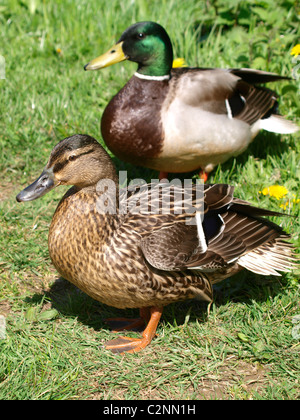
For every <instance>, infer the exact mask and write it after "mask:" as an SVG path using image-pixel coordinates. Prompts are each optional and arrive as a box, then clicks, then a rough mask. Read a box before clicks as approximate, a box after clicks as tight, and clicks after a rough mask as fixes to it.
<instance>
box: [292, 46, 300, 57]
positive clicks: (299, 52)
mask: <svg viewBox="0 0 300 420" xmlns="http://www.w3.org/2000/svg"><path fill="white" fill-rule="evenodd" d="M291 55H300V44H297V45H295V46H294V47H293V48H292V51H291Z"/></svg>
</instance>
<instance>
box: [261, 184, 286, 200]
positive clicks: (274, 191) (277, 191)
mask: <svg viewBox="0 0 300 420" xmlns="http://www.w3.org/2000/svg"><path fill="white" fill-rule="evenodd" d="M287 193H288V190H287V189H286V188H285V187H283V186H281V185H271V186H270V187H266V188H264V189H263V190H262V194H263V195H269V196H270V197H275V198H276V199H277V200H280V199H281V198H282V197H284V196H285V195H287Z"/></svg>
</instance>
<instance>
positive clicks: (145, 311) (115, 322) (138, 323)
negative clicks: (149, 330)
mask: <svg viewBox="0 0 300 420" xmlns="http://www.w3.org/2000/svg"><path fill="white" fill-rule="evenodd" d="M149 319H150V308H140V318H134V319H130V318H107V319H106V320H105V321H106V322H107V324H108V325H109V326H110V328H112V330H113V331H114V332H119V331H123V330H137V331H141V328H144V326H145V324H148V322H149Z"/></svg>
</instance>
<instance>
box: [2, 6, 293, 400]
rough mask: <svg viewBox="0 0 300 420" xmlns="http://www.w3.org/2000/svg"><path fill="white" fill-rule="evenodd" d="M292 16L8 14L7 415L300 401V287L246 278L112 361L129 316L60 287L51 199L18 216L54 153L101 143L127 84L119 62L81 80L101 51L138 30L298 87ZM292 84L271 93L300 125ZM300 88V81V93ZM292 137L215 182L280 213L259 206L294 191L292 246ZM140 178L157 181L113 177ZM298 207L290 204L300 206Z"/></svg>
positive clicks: (139, 172) (139, 9) (248, 155)
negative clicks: (111, 325) (117, 322)
mask: <svg viewBox="0 0 300 420" xmlns="http://www.w3.org/2000/svg"><path fill="white" fill-rule="evenodd" d="M299 11H300V10H299V7H298V9H297V8H296V6H295V2H294V1H289V0H281V1H279V2H277V3H276V8H274V3H273V1H271V0H264V1H259V0H252V1H236V0H231V1H226V2H225V0H224V1H223V0H216V1H192V0H188V1H185V2H179V1H172V0H165V1H164V0H153V1H151V2H149V1H144V0H136V1H135V2H133V1H130V0H124V1H122V2H119V1H115V0H109V1H108V0H107V1H105V0H97V1H96V0H94V1H87V0H86V1H85V0H84V1H82V0H81V1H79V0H78V1H77V0H68V1H57V2H55V3H53V2H46V1H41V0H31V1H29V0H28V1H27V0H23V1H17V0H5V1H4V2H1V3H0V36H1V39H2V40H5V42H2V43H1V46H0V55H2V56H4V57H5V60H6V79H5V80H1V79H0V90H1V101H0V145H1V148H0V153H1V154H0V173H1V178H0V187H1V190H0V213H1V219H0V243H1V254H0V275H1V279H0V314H2V315H4V316H5V317H6V323H7V336H6V339H1V340H0V399H86V398H96V399H102V400H103V399H104V400H105V399H127V400H129V399H155V398H156V399H178V398H179V399H250V398H252V399H299V397H300V389H299V382H298V381H299V340H297V339H296V338H294V337H293V336H292V328H293V326H294V325H295V324H293V322H292V321H293V319H294V317H295V316H296V315H299V305H298V304H299V286H298V283H297V272H296V273H292V274H288V275H284V276H282V277H280V278H272V277H268V278H262V277H259V276H255V275H253V274H251V273H248V272H242V273H240V274H239V275H238V276H236V277H234V278H232V279H228V280H226V281H225V282H223V283H221V284H219V285H218V286H217V287H216V290H215V301H214V303H213V305H212V306H211V308H210V311H209V312H208V310H207V306H206V305H205V304H203V303H197V302H190V301H189V302H183V303H178V304H176V305H170V306H169V307H167V308H165V311H164V314H163V318H162V321H161V323H160V325H159V328H158V336H157V337H156V338H155V339H154V340H153V342H152V344H151V346H149V347H148V348H146V349H145V350H144V351H143V352H142V353H138V354H133V355H125V356H114V355H112V354H110V353H109V352H108V351H105V350H104V349H103V348H102V347H101V344H102V343H103V342H104V341H106V340H107V339H108V337H112V335H113V334H112V333H111V332H110V331H109V329H108V328H107V326H106V325H105V323H104V319H105V318H106V317H110V316H133V315H135V314H136V311H133V310H132V311H131V310H128V311H119V310H116V309H114V308H110V307H107V306H104V305H102V304H100V303H98V302H95V301H93V300H92V299H90V298H89V297H87V296H85V295H84V294H83V293H81V292H79V291H78V290H77V289H75V288H74V287H73V286H71V285H69V284H68V283H67V282H65V281H64V280H58V279H57V277H58V276H57V273H56V271H55V269H54V268H53V267H52V265H51V262H50V259H49V256H48V250H47V232H48V228H49V223H50V220H51V217H52V214H53V212H54V210H55V207H56V204H57V201H58V199H59V198H60V197H61V195H62V194H63V191H62V189H60V190H59V189H57V190H55V191H53V192H52V193H51V194H49V195H46V196H45V197H43V198H42V199H40V200H38V201H36V202H32V203H25V204H22V205H21V204H17V203H16V201H15V195H16V193H18V192H19V191H20V190H21V189H22V188H23V187H24V186H26V185H28V184H29V183H30V182H32V180H33V179H35V177H36V176H37V175H38V174H39V173H40V172H41V170H42V168H43V166H44V165H45V164H46V162H47V158H48V155H49V153H50V151H51V149H52V147H53V146H54V145H55V144H56V143H57V142H58V140H60V139H62V138H63V137H65V136H69V135H72V134H74V133H76V132H77V133H88V134H90V135H92V136H94V137H95V138H97V139H99V140H101V137H100V130H99V122H100V116H101V113H102V111H103V109H104V107H105V105H106V103H107V102H108V100H109V99H110V98H111V97H112V95H113V94H115V93H116V92H117V91H118V90H119V89H120V88H121V87H122V86H123V85H124V83H125V81H126V80H128V78H129V77H130V75H131V74H132V73H133V71H134V69H135V66H134V64H133V63H129V62H125V63H122V64H120V65H118V66H113V67H111V68H107V69H105V70H102V71H101V72H88V73H85V72H84V71H83V65H84V64H86V63H87V62H88V61H89V60H90V59H92V58H94V57H96V56H97V55H99V54H100V53H102V52H104V51H106V50H107V49H108V48H109V47H110V46H111V45H112V44H113V42H114V41H116V40H117V39H118V37H119V36H120V34H121V32H122V31H123V30H124V29H125V28H126V27H127V26H129V25H130V24H131V23H133V22H135V21H139V20H154V21H158V22H160V23H161V24H162V25H163V26H164V27H166V29H167V31H168V32H169V34H170V36H171V38H172V40H173V44H174V49H175V55H176V56H177V57H185V59H186V61H187V63H188V64H189V65H190V66H197V65H198V66H203V67H205V66H213V67H254V68H260V69H262V70H268V71H273V72H277V73H280V74H283V75H286V76H290V75H291V73H292V70H293V69H295V68H296V66H297V63H296V62H295V61H293V60H292V57H291V55H290V51H291V48H292V47H293V46H294V45H295V44H297V43H299V28H300V25H299ZM294 74H296V76H297V80H293V81H284V82H280V83H276V84H274V85H273V86H271V87H273V88H275V89H276V91H277V92H278V93H279V94H280V95H282V98H281V100H280V110H281V112H282V114H284V115H286V116H287V117H288V118H290V119H292V120H294V121H297V118H299V88H300V86H299V83H300V72H299V71H298V72H297V69H296V71H295V70H294ZM298 75H299V77H298ZM299 161H300V147H299V135H293V136H276V135H272V134H268V133H261V134H260V135H259V136H258V138H257V139H256V140H255V141H254V142H253V144H252V145H251V146H250V147H249V149H248V150H247V151H246V152H245V153H244V154H243V155H241V156H239V157H237V158H236V159H231V160H229V161H228V162H227V163H225V164H224V165H223V166H222V167H219V168H217V170H216V171H215V172H214V173H213V175H212V181H213V182H227V183H230V184H232V185H234V186H235V187H236V195H237V196H239V197H240V198H243V199H247V200H249V201H251V202H253V203H254V204H258V205H260V206H263V207H267V208H270V209H273V210H278V209H279V208H280V207H279V206H280V204H284V203H285V202H286V201H287V199H286V198H285V199H282V200H280V201H277V200H276V199H274V198H272V197H268V196H264V195H262V194H260V193H259V191H261V190H262V189H263V188H264V187H266V186H269V185H272V184H279V185H284V186H285V187H286V188H287V189H288V190H289V194H288V199H289V204H288V206H287V208H286V210H285V212H286V213H289V214H292V215H294V216H296V218H279V217H277V218H276V219H275V220H276V222H277V223H281V224H282V226H283V227H284V228H285V229H286V230H287V231H288V232H290V233H291V234H292V235H293V242H294V243H295V244H296V245H298V246H299V232H300V227H299V220H298V218H297V217H298V216H299V203H293V199H294V198H295V197H294V196H293V194H295V195H296V196H297V194H298V198H300V197H299V180H300V168H299ZM116 163H117V166H118V168H119V169H127V170H128V173H129V176H130V177H132V178H136V177H142V178H146V179H147V180H149V179H150V178H151V175H153V172H152V171H148V170H145V169H141V168H134V167H132V166H130V165H127V164H124V163H122V162H116ZM296 198H297V197H296Z"/></svg>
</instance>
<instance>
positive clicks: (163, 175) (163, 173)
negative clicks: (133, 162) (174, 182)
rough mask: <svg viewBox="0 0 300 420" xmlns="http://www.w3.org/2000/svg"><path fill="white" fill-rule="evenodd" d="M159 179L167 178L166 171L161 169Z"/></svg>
mask: <svg viewBox="0 0 300 420" xmlns="http://www.w3.org/2000/svg"><path fill="white" fill-rule="evenodd" d="M158 178H159V180H160V181H161V180H162V179H168V172H163V171H161V172H160V173H159V175H158Z"/></svg>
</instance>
